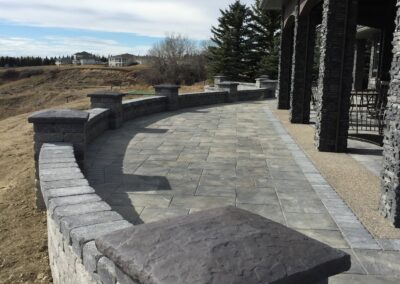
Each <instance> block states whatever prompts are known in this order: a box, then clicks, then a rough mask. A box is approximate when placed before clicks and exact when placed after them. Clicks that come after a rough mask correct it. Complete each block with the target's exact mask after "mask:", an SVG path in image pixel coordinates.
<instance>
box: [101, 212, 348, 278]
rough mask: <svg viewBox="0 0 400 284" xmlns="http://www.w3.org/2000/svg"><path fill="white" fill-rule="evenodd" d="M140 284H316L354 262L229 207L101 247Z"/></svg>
mask: <svg viewBox="0 0 400 284" xmlns="http://www.w3.org/2000/svg"><path fill="white" fill-rule="evenodd" d="M96 246H97V248H98V250H99V251H100V252H101V253H103V254H104V255H105V256H107V257H108V258H109V259H111V260H112V261H113V262H114V263H116V264H117V265H118V267H120V268H121V269H122V271H124V272H125V273H126V274H128V275H130V276H131V277H132V278H133V279H137V280H138V282H139V283H246V284H251V283H316V282H319V281H321V280H324V279H326V278H328V277H329V276H332V275H335V274H338V273H341V272H343V271H346V270H348V269H349V268H350V256H349V255H348V254H346V253H344V252H342V251H339V250H336V249H333V248H331V247H329V246H327V245H325V244H322V243H320V242H318V241H315V240H313V239H310V238H308V237H306V236H304V235H303V234H300V233H298V232H296V231H294V230H292V229H289V228H287V227H285V226H283V225H281V224H278V223H275V222H273V221H271V220H268V219H265V218H263V217H261V216H259V215H256V214H253V213H250V212H248V211H245V210H242V209H238V208H234V207H224V208H217V209H212V210H207V211H202V212H199V213H194V214H192V215H188V216H183V217H177V218H172V219H169V220H165V221H160V222H154V223H149V224H144V225H139V226H134V227H132V228H128V229H125V230H120V231H118V232H114V233H112V234H107V235H103V236H100V237H99V238H98V239H96Z"/></svg>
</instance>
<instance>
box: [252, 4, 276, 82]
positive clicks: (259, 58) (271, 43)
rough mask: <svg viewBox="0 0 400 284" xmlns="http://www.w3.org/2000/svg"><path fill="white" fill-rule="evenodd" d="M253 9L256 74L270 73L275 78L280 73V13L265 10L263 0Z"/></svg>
mask: <svg viewBox="0 0 400 284" xmlns="http://www.w3.org/2000/svg"><path fill="white" fill-rule="evenodd" d="M252 11H253V13H252V15H253V21H252V29H253V32H254V45H255V48H256V52H255V53H254V57H253V62H254V63H255V64H256V65H255V66H256V67H255V69H256V70H255V72H256V73H257V74H256V75H269V76H270V77H271V78H273V79H275V78H277V75H278V64H279V36H280V35H279V34H280V28H281V20H280V14H279V12H277V11H266V10H264V9H263V8H262V7H261V0H256V3H255V4H254V5H253V6H252Z"/></svg>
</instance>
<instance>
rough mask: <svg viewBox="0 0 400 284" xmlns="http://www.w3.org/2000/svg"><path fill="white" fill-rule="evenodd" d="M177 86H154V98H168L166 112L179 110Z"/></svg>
mask: <svg viewBox="0 0 400 284" xmlns="http://www.w3.org/2000/svg"><path fill="white" fill-rule="evenodd" d="M179 88H180V86H179V85H157V86H154V89H155V91H156V96H164V97H167V98H168V110H177V109H178V108H179V99H178V95H179V93H178V90H179Z"/></svg>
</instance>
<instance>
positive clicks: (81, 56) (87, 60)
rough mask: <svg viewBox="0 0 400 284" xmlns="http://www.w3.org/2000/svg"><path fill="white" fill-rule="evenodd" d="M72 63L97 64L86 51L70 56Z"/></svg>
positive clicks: (92, 56) (94, 58)
mask: <svg viewBox="0 0 400 284" xmlns="http://www.w3.org/2000/svg"><path fill="white" fill-rule="evenodd" d="M72 63H73V64H74V65H94V64H99V62H98V61H97V60H96V57H95V56H94V55H93V54H91V53H88V52H86V51H83V52H78V53H75V54H74V55H73V56H72Z"/></svg>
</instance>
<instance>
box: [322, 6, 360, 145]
mask: <svg viewBox="0 0 400 284" xmlns="http://www.w3.org/2000/svg"><path fill="white" fill-rule="evenodd" d="M357 3H358V1H357V0H345V1H337V0H324V1H323V14H322V25H321V60H320V68H319V71H320V72H319V79H318V95H317V100H316V101H317V102H316V110H317V117H316V124H315V136H314V141H315V145H316V147H317V149H318V150H319V151H329V152H343V151H345V150H346V149H347V137H348V129H349V109H350V93H351V89H352V82H353V78H352V73H353V63H354V60H353V59H354V43H355V37H356V26H357Z"/></svg>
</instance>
